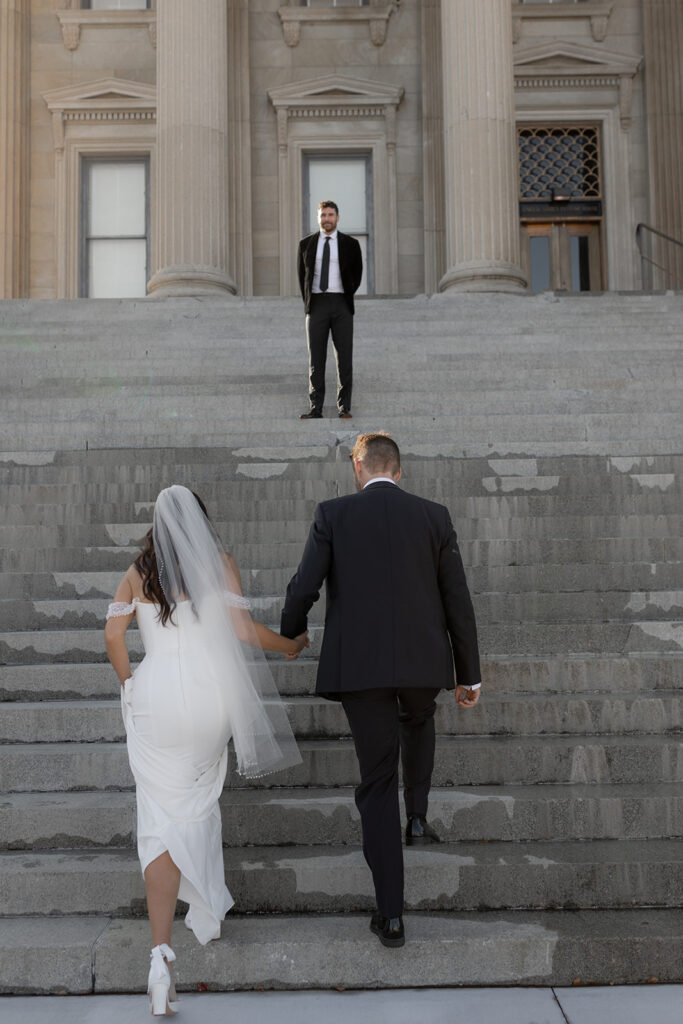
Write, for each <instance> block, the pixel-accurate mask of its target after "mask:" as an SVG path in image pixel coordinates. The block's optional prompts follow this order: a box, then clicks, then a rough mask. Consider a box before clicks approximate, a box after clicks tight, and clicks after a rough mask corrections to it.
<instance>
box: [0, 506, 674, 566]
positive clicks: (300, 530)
mask: <svg viewBox="0 0 683 1024" xmlns="http://www.w3.org/2000/svg"><path fill="white" fill-rule="evenodd" d="M311 522H312V510H311V515H310V516H306V517H305V518H301V519H283V520H281V521H278V520H277V519H272V520H259V519H255V518H244V519H241V520H237V521H233V522H222V521H219V522H217V523H215V524H214V525H215V527H216V532H217V533H218V535H219V537H220V538H221V540H222V541H223V543H224V544H225V545H226V546H227V547H228V549H230V550H231V549H232V548H233V547H234V546H235V545H236V544H237V543H244V542H246V543H249V544H254V543H259V544H264V543H265V544H269V543H271V544H272V543H277V544H280V543H282V542H290V541H298V542H299V543H300V544H301V545H302V546H303V544H304V542H305V540H306V537H307V536H308V531H309V528H310V525H311ZM150 526H151V521H147V522H139V523H135V522H129V523H123V522H118V523H89V524H81V525H78V524H76V525H74V526H55V525H53V524H44V525H42V526H38V527H36V526H16V525H15V526H8V525H4V526H2V525H0V543H2V545H3V546H5V547H9V548H16V547H24V546H26V547H30V546H31V545H32V544H34V545H36V546H38V547H45V548H47V547H61V546H69V547H78V546H81V545H82V546H84V547H88V546H102V545H106V544H113V545H114V546H117V547H120V546H130V545H137V544H139V543H140V541H141V540H142V538H143V537H144V535H145V534H146V533H147V530H148V529H149V527H150ZM455 528H456V531H457V534H458V539H459V540H463V541H479V542H481V541H487V540H488V541H491V540H522V541H526V542H527V543H529V542H531V541H536V540H555V539H557V538H570V539H571V538H579V537H581V538H583V539H584V540H597V539H601V538H605V539H607V538H622V537H624V538H625V537H653V538H654V537H657V538H666V537H671V536H678V532H677V531H680V530H681V529H682V528H683V515H680V514H674V513H670V514H662V515H659V514H643V515H623V516H622V515H595V516H593V515H590V516H583V515H554V516H548V517H543V516H540V517H535V516H493V517H489V518H475V519H472V518H467V517H461V518H460V519H458V520H456V521H455ZM603 560H604V561H612V559H610V558H606V559H603Z"/></svg>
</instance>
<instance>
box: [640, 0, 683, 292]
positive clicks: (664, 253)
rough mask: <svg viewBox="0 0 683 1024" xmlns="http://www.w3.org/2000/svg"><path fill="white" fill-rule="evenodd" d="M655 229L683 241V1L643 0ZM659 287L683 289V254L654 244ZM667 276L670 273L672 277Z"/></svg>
mask: <svg viewBox="0 0 683 1024" xmlns="http://www.w3.org/2000/svg"><path fill="white" fill-rule="evenodd" d="M643 42H644V47H645V95H646V103H647V131H648V147H649V164H650V224H651V225H652V227H654V228H657V230H659V231H663V232H664V233H665V234H667V235H671V236H672V237H673V238H677V239H678V240H679V241H681V242H683V66H682V60H681V54H683V0H643ZM651 252H652V258H653V259H654V260H655V261H656V262H657V263H659V264H660V265H661V266H662V267H665V268H666V270H660V269H658V268H655V267H653V268H652V276H651V281H652V284H653V285H654V287H659V288H662V287H669V288H681V287H683V251H681V250H680V249H679V248H678V247H677V246H674V245H672V244H670V243H667V242H665V241H663V240H657V239H654V241H653V244H652V249H651ZM667 271H669V272H668V273H667Z"/></svg>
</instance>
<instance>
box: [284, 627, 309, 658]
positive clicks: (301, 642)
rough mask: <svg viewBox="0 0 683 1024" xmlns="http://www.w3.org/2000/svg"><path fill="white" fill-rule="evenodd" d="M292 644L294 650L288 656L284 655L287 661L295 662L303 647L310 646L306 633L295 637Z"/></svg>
mask: <svg viewBox="0 0 683 1024" xmlns="http://www.w3.org/2000/svg"><path fill="white" fill-rule="evenodd" d="M292 643H293V644H296V649H295V650H292V651H291V653H289V654H285V658H286V659H287V661H296V659H297V658H298V657H299V655H300V654H301V652H302V651H303V649H304V647H310V646H311V641H310V640H309V639H308V632H306V633H300V634H299V636H295V637H294V639H293V640H292Z"/></svg>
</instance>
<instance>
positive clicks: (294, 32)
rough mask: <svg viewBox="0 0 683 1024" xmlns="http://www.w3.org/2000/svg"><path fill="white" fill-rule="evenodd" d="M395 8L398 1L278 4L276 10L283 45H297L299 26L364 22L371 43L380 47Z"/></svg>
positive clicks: (299, 37) (299, 32)
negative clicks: (345, 4)
mask: <svg viewBox="0 0 683 1024" xmlns="http://www.w3.org/2000/svg"><path fill="white" fill-rule="evenodd" d="M397 7H398V3H397V2H396V0H393V2H392V3H388V4H378V3H371V4H370V5H369V6H368V7H279V8H278V12H277V13H278V15H279V16H280V21H281V22H282V31H283V33H284V37H285V42H286V43H287V46H298V45H299V41H300V39H301V26H302V25H305V24H316V23H317V24H320V23H328V24H329V23H330V22H332V23H335V22H336V23H339V22H356V23H358V22H361V23H363V22H364V23H366V24H367V26H368V29H369V32H370V39H371V41H372V43H373V44H374V45H375V46H382V45H383V44H384V41H385V39H386V37H387V26H388V23H389V18H390V17H391V15H392V14H393V13H394V11H395V10H396V9H397Z"/></svg>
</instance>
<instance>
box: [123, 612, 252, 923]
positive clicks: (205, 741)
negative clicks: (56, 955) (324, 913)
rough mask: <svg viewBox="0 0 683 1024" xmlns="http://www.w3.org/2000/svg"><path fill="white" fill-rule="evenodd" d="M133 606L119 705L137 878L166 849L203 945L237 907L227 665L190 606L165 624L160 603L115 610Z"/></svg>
mask: <svg viewBox="0 0 683 1024" xmlns="http://www.w3.org/2000/svg"><path fill="white" fill-rule="evenodd" d="M233 597H234V603H235V604H238V603H239V604H241V603H242V602H244V603H243V605H242V606H243V607H248V606H249V602H248V601H246V600H245V599H244V598H240V597H238V596H237V595H233ZM133 608H135V612H136V615H137V621H138V627H139V629H140V633H141V635H142V641H143V644H144V648H145V657H144V659H143V660H142V662H141V663H140V664H139V665H138V666H137V668H136V669H135V672H134V674H133V677H132V679H131V680H129V681H128V682H127V683H126V686H125V689H124V690H123V691H122V694H121V702H122V710H123V720H124V724H125V727H126V737H127V745H128V757H129V759H130V766H131V770H132V772H133V776H134V777H135V784H136V795H137V823H138V854H139V857H140V864H141V867H142V871H143V872H144V870H145V868H146V867H147V865H148V864H150V863H151V861H153V860H154V859H155V858H156V857H158V856H159V855H160V854H162V853H163V852H164V851H165V850H168V852H169V854H170V855H171V859H172V860H173V862H174V863H175V864H176V865H177V867H178V868H179V870H180V873H181V880H180V891H179V894H178V895H179V898H180V899H181V900H185V901H186V902H187V903H189V905H190V909H189V911H188V914H187V916H186V918H185V923H186V924H187V926H188V927H189V928H191V929H192V930H193V932H194V933H195V935H196V936H197V939H198V940H199V941H200V942H201V943H206V942H209V941H210V940H211V939H216V938H218V937H219V936H220V929H221V921H222V920H223V918H224V917H225V914H226V913H227V912H228V910H230V908H231V907H232V906H233V904H234V901H233V899H232V897H231V895H230V893H229V891H228V889H227V887H226V884H225V875H224V868H223V847H222V841H221V815H220V808H219V805H218V799H219V797H220V794H221V791H222V789H223V783H224V781H225V773H226V769H227V761H228V752H227V743H228V740H229V739H230V734H231V726H230V708H229V707H228V704H229V693H228V692H227V691H226V687H225V683H224V678H225V669H226V666H225V665H222V666H218V665H216V664H215V662H214V659H213V658H212V655H211V653H210V652H208V651H207V650H206V643H205V633H203V632H202V630H201V628H200V625H199V620H198V619H197V617H196V615H195V614H194V611H193V608H192V604H191V602H190V601H181V602H179V603H178V604H177V605H176V607H175V609H174V611H173V616H172V619H173V621H170V620H169V621H168V622H167V624H166V625H165V626H162V625H161V622H160V621H159V618H158V614H159V607H158V606H157V605H155V604H151V603H148V602H143V601H139V600H137V599H135V600H134V601H133V604H132V605H125V604H124V605H121V606H116V611H114V612H112V614H130V613H131V612H132V611H133ZM121 609H125V611H123V610H121ZM221 669H222V671H221Z"/></svg>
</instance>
